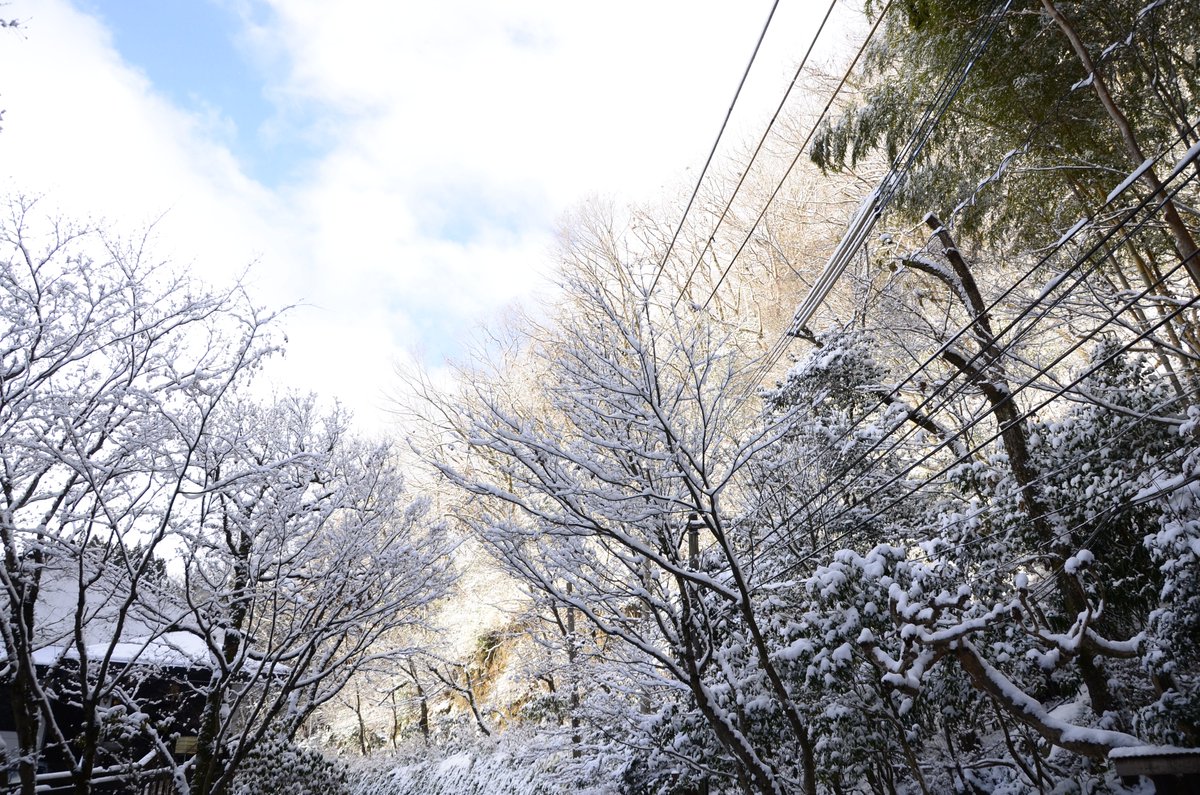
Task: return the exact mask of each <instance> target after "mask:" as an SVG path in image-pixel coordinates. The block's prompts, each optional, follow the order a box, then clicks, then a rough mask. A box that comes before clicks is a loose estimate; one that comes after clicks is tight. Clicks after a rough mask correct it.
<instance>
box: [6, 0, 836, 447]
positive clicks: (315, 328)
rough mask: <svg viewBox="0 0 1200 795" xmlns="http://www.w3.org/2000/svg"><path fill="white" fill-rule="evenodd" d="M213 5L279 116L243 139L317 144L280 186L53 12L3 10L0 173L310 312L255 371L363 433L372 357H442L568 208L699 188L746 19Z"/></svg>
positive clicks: (780, 56) (379, 391)
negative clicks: (227, 18)
mask: <svg viewBox="0 0 1200 795" xmlns="http://www.w3.org/2000/svg"><path fill="white" fill-rule="evenodd" d="M226 1H227V2H230V3H235V4H237V3H240V4H241V6H242V8H243V9H244V11H245V13H244V17H243V18H244V19H245V21H246V31H245V36H244V41H243V46H246V47H249V48H252V49H253V50H254V52H255V57H256V59H257V60H258V61H259V63H260V64H261V65H262V69H263V74H264V80H265V81H266V83H265V85H264V92H265V94H266V96H269V97H272V98H273V99H274V100H275V101H276V102H277V103H278V107H279V116H278V118H276V119H273V120H271V121H270V122H268V123H267V124H266V125H265V126H264V128H263V129H262V130H259V131H257V132H258V134H260V135H262V136H263V139H264V140H266V141H271V140H281V139H282V138H283V137H286V136H287V135H289V134H291V135H296V134H306V135H308V134H311V135H316V136H319V137H320V138H321V140H322V141H323V143H324V149H323V150H322V152H321V153H320V154H319V156H317V159H315V160H313V161H312V162H307V163H300V164H295V166H294V167H293V168H292V169H291V173H292V174H293V177H292V179H291V180H290V181H289V182H288V183H286V184H284V185H282V186H276V187H270V188H268V187H266V186H264V185H262V184H259V183H258V182H256V181H254V180H253V179H252V178H250V177H249V176H247V174H246V173H245V171H244V169H243V167H242V165H241V164H239V163H238V162H237V161H236V159H235V158H234V156H233V155H232V154H231V153H230V150H229V148H228V147H227V146H226V144H225V143H224V142H226V141H228V140H229V138H230V135H231V129H230V120H229V119H228V118H226V117H225V116H224V115H223V114H222V113H221V110H220V109H218V108H211V107H207V109H206V110H205V111H204V112H203V115H197V114H193V113H189V112H186V111H184V110H182V109H180V108H178V107H175V106H173V105H172V104H171V103H170V102H168V101H167V100H166V99H164V95H163V94H161V93H159V92H158V91H156V89H155V87H154V86H153V85H152V84H151V83H150V81H149V80H148V79H147V77H146V76H145V75H143V74H141V73H140V72H138V71H137V70H136V69H133V68H131V67H130V66H128V65H127V64H125V63H124V62H123V61H122V59H121V57H120V55H119V53H118V52H116V50H115V49H114V46H113V43H112V39H111V36H110V35H109V33H108V31H106V30H105V28H104V27H103V26H102V25H101V24H100V23H99V22H97V21H96V20H95V19H93V18H92V17H89V16H88V15H86V14H84V13H82V12H80V11H79V10H77V9H75V8H74V7H72V6H71V5H69V3H67V2H66V0H41V1H40V2H37V3H33V2H32V0H17V1H16V2H14V3H13V4H12V5H11V6H10V7H9V8H8V9H6V11H7V12H8V15H10V16H17V17H20V18H22V19H25V20H27V31H26V34H25V37H24V38H22V39H13V40H9V41H6V42H4V43H3V45H2V46H0V75H4V77H3V78H2V79H0V107H5V108H6V109H7V114H6V117H5V120H4V130H3V132H0V175H2V176H4V177H8V178H10V181H11V184H12V185H15V186H18V187H23V188H24V189H27V190H34V191H37V192H44V193H46V194H47V195H48V196H49V197H50V198H52V199H53V200H54V201H56V202H58V203H60V204H62V205H63V206H64V208H65V209H66V210H67V211H68V212H72V213H76V214H79V213H90V214H94V215H103V216H106V217H109V218H112V219H116V220H118V221H120V222H121V223H122V224H125V225H128V226H132V225H136V224H137V223H140V222H142V221H144V220H146V219H149V218H152V217H154V216H156V215H158V214H160V213H161V212H162V211H164V210H168V211H169V212H168V215H167V216H166V218H165V219H164V221H163V222H162V224H161V227H160V236H161V239H162V247H163V248H164V249H165V250H167V251H170V252H174V253H175V256H176V258H179V259H189V260H192V259H194V260H195V261H196V262H197V263H203V267H204V268H205V269H206V271H212V272H213V273H215V274H216V275H217V276H218V277H222V278H224V277H228V276H229V275H230V274H233V273H236V272H238V271H239V270H240V269H241V267H242V266H244V265H245V264H246V263H247V262H248V261H250V260H251V259H255V258H257V259H258V260H259V265H258V266H257V267H256V269H255V271H254V277H253V281H254V282H255V283H256V285H257V290H258V293H259V294H260V296H261V298H262V300H263V301H264V302H266V303H291V302H297V301H303V302H305V303H307V304H309V305H311V306H312V307H313V308H310V309H302V310H300V311H298V312H296V313H295V314H294V315H293V316H292V318H291V320H290V321H289V324H288V334H289V337H290V340H291V343H290V350H289V354H288V357H287V359H286V361H285V362H284V363H283V364H282V365H281V366H280V367H278V368H277V373H278V374H279V375H280V376H281V377H285V378H287V379H288V380H289V381H290V382H292V383H294V384H296V385H299V386H301V387H304V388H312V389H316V390H317V391H320V392H322V393H325V394H332V395H336V396H338V397H340V398H341V399H342V400H343V401H344V402H346V403H348V404H349V405H350V406H351V407H352V408H354V409H355V410H356V411H357V412H358V413H359V414H360V415H361V416H362V417H363V419H364V420H365V421H366V423H367V424H375V423H378V422H380V421H381V420H382V417H383V415H382V414H381V413H380V412H379V411H378V410H377V407H378V406H379V405H380V404H381V403H382V395H383V393H384V392H385V391H386V390H387V389H390V388H392V387H393V384H392V381H391V361H392V358H393V357H395V356H403V355H404V352H405V351H406V350H409V349H417V350H421V349H423V350H425V351H426V352H427V353H428V354H430V355H432V356H437V355H440V354H441V353H443V352H445V351H447V350H453V348H454V344H455V341H454V339H453V337H454V335H456V334H458V333H459V330H460V329H461V327H462V326H464V325H468V324H473V323H475V322H478V321H479V320H482V319H484V318H486V317H487V316H488V315H489V313H492V312H495V311H498V310H499V309H501V308H503V307H505V306H507V305H509V304H510V303H511V302H512V301H514V300H517V299H519V298H520V297H522V296H524V295H526V294H528V293H529V292H530V291H531V290H532V289H534V288H535V286H536V285H537V284H538V278H539V277H538V274H539V272H544V271H545V270H546V256H547V250H548V249H549V246H550V241H551V232H552V227H553V224H554V222H555V220H556V218H557V217H558V216H559V215H560V214H561V213H562V212H563V211H564V210H566V209H567V208H568V207H569V206H570V205H572V204H573V203H575V202H577V201H579V200H580V199H581V198H582V197H584V196H585V195H588V194H591V193H601V194H615V195H620V196H625V197H630V198H638V199H642V198H651V197H653V196H654V194H655V193H656V192H657V191H658V190H659V189H660V186H662V185H664V184H677V181H678V180H679V179H680V176H681V174H682V173H683V170H684V169H685V168H686V167H688V166H695V167H698V166H699V164H700V163H701V162H702V160H703V157H704V155H705V154H706V153H707V148H708V146H709V144H710V143H711V140H712V137H713V135H714V134H715V131H716V129H717V127H718V125H719V123H720V120H721V117H722V116H723V114H724V112H725V109H726V107H727V105H728V101H729V98H730V96H731V95H732V92H733V90H734V87H735V86H736V84H737V80H738V78H739V77H740V73H741V69H742V68H743V66H744V64H745V60H746V58H747V57H748V56H749V52H750V49H751V47H752V45H753V42H754V39H755V37H756V36H757V35H758V31H759V29H760V27H761V25H762V22H763V18H764V16H765V14H766V12H767V9H768V8H769V3H768V2H766V0H761V2H754V3H737V4H735V3H721V2H703V3H697V2H685V0H660V1H658V2H651V3H647V2H636V1H635V0H610V2H606V3H599V4H597V3H592V4H575V3H563V2H558V1H556V0H508V1H506V2H504V3H495V2H489V1H488V0H448V1H447V2H441V3H416V2H409V1H408V0H404V1H402V2H395V3H382V2H378V0H345V1H344V2H340V3H338V4H336V6H334V5H332V4H330V3H328V2H324V0H269V2H268V3H267V5H268V6H269V8H268V9H267V10H266V12H264V9H263V6H261V5H259V4H257V3H256V2H254V0H226ZM794 5H797V6H799V5H803V4H794ZM780 14H781V16H780V18H779V19H777V20H776V23H775V28H774V29H773V32H772V36H771V38H769V39H768V48H767V50H766V51H765V52H764V55H763V59H764V60H763V63H762V65H761V66H760V67H759V71H758V72H756V78H755V80H752V82H751V84H750V96H749V97H748V106H749V107H751V108H753V109H754V110H753V112H752V113H750V114H749V117H750V118H754V119H755V120H756V121H760V120H761V116H762V109H763V108H764V107H765V106H766V104H767V103H768V102H770V101H774V100H775V99H776V98H777V96H778V94H779V93H781V92H782V90H783V87H784V86H785V85H786V77H785V75H786V70H785V64H786V63H787V62H788V61H789V59H790V58H792V57H795V56H796V55H797V54H798V53H797V51H798V50H799V48H800V46H802V44H803V43H804V42H806V40H807V36H808V35H809V34H808V33H807V32H804V31H805V30H806V28H807V27H808V26H809V25H810V24H811V23H812V20H811V19H805V18H804V17H805V16H806V15H808V16H811V14H812V10H811V9H810V10H808V11H807V12H806V11H805V10H803V9H793V10H792V11H791V14H792V16H791V17H786V16H783V14H785V12H784V11H783V10H781V12H780ZM201 106H202V107H204V106H203V105H201ZM300 119H303V120H305V121H304V123H305V124H309V125H310V128H309V129H305V130H299V131H297V130H295V129H289V125H296V124H298V123H300V122H299V121H298V120H300ZM738 129H739V130H740V131H741V132H742V134H743V135H744V134H745V133H746V132H749V131H752V130H754V129H755V128H754V126H753V125H747V124H743V125H742V126H741V127H739V128H738ZM736 134H737V133H735V135H736Z"/></svg>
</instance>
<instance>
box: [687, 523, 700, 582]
mask: <svg viewBox="0 0 1200 795" xmlns="http://www.w3.org/2000/svg"><path fill="white" fill-rule="evenodd" d="M703 527H704V520H703V519H701V518H700V514H698V513H689V514H688V521H687V539H688V568H689V569H692V570H693V571H695V570H696V569H698V568H699V567H700V530H701V529H702V528H703Z"/></svg>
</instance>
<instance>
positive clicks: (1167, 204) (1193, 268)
mask: <svg viewBox="0 0 1200 795" xmlns="http://www.w3.org/2000/svg"><path fill="white" fill-rule="evenodd" d="M1042 7H1043V8H1045V9H1046V13H1047V14H1049V15H1050V18H1051V19H1053V20H1054V22H1055V24H1057V25H1058V27H1059V29H1060V30H1061V31H1062V32H1063V35H1065V36H1066V37H1067V40H1068V41H1069V42H1070V43H1071V49H1073V50H1074V51H1075V55H1076V57H1078V58H1079V62H1080V63H1081V64H1083V68H1084V70H1085V71H1086V72H1087V74H1088V76H1089V77H1091V79H1092V89H1093V90H1094V91H1095V92H1096V96H1097V97H1098V98H1099V99H1100V104H1101V105H1103V106H1104V110H1105V111H1106V112H1107V113H1108V115H1109V118H1111V119H1112V120H1113V123H1114V124H1116V126H1117V130H1118V132H1120V134H1121V141H1122V142H1123V143H1124V144H1125V151H1126V152H1127V153H1128V154H1129V159H1130V161H1131V162H1132V163H1133V165H1134V167H1139V166H1141V165H1142V164H1143V163H1145V162H1146V161H1147V158H1146V154H1145V152H1143V151H1142V146H1141V143H1140V142H1139V141H1138V139H1137V134H1136V133H1134V131H1133V125H1132V124H1130V123H1129V119H1127V118H1126V117H1125V114H1124V113H1123V112H1122V111H1121V108H1120V107H1119V106H1118V105H1117V103H1116V100H1114V99H1113V96H1112V93H1111V92H1109V90H1108V83H1107V81H1105V79H1104V77H1103V76H1102V75H1100V73H1099V72H1097V71H1096V64H1095V62H1093V61H1092V55H1091V53H1090V52H1089V51H1088V48H1087V45H1086V44H1084V43H1083V40H1082V39H1081V38H1080V37H1079V32H1078V31H1076V30H1075V26H1074V25H1072V24H1071V21H1070V20H1069V19H1067V18H1066V16H1064V15H1063V13H1062V12H1061V11H1059V10H1058V7H1057V6H1056V5H1055V4H1054V2H1053V0H1042ZM1141 180H1142V182H1143V183H1145V185H1146V187H1147V188H1149V189H1150V192H1151V194H1152V195H1153V196H1154V197H1155V199H1157V200H1158V201H1161V202H1162V203H1163V219H1164V220H1165V221H1166V222H1167V229H1168V230H1169V231H1170V233H1171V237H1172V238H1173V239H1174V241H1175V250H1176V251H1177V252H1178V254H1179V257H1180V259H1182V260H1183V264H1184V267H1185V268H1187V272H1188V275H1189V276H1191V277H1192V284H1193V285H1194V286H1195V287H1196V289H1197V290H1200V258H1198V257H1197V248H1196V239H1195V238H1194V237H1192V232H1191V230H1190V229H1188V227H1187V224H1185V223H1184V222H1183V218H1181V217H1180V215H1179V211H1178V210H1177V209H1176V208H1175V202H1173V201H1172V200H1171V198H1170V197H1169V196H1168V195H1167V191H1166V188H1164V187H1163V184H1162V181H1161V180H1160V179H1159V178H1158V174H1157V173H1155V171H1154V167H1153V166H1147V167H1146V168H1145V169H1143V170H1142V175H1141Z"/></svg>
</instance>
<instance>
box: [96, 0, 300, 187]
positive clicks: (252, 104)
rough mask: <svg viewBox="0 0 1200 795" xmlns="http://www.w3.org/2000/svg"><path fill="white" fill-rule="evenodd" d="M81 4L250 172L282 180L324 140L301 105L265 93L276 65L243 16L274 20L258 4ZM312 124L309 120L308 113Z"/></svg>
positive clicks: (112, 0) (105, 0)
mask: <svg viewBox="0 0 1200 795" xmlns="http://www.w3.org/2000/svg"><path fill="white" fill-rule="evenodd" d="M79 8H80V9H81V10H83V11H85V12H87V13H89V14H91V15H93V16H95V17H96V18H97V19H99V20H100V21H101V22H103V23H104V25H105V26H106V27H107V28H108V30H109V31H110V32H111V33H112V37H113V44H114V45H115V46H116V48H117V50H118V51H119V52H120V53H121V56H122V57H123V58H124V59H125V61H126V62H127V63H128V64H129V65H130V66H133V67H136V68H138V69H140V70H141V71H142V72H144V73H145V74H146V76H147V77H148V78H149V79H150V81H151V82H152V83H153V85H154V87H155V89H156V90H158V91H159V92H161V93H162V94H163V95H164V96H166V97H168V98H169V99H170V100H171V101H172V102H173V103H174V104H176V105H177V106H179V107H180V108H183V109H186V110H188V111H190V112H192V113H194V114H196V115H197V116H200V117H208V118H211V119H212V131H213V133H214V135H216V136H218V137H219V138H220V139H221V140H222V141H224V142H225V143H226V144H227V145H228V146H229V148H230V150H231V151H232V152H233V154H234V155H235V156H236V157H237V158H238V161H239V162H240V164H241V165H242V167H243V168H244V169H245V170H246V172H247V174H248V175H249V176H251V177H253V178H255V179H256V180H258V181H260V182H262V183H263V184H265V185H268V186H272V187H274V186H278V185H281V184H283V183H284V182H285V181H286V180H287V179H288V178H289V176H290V177H292V178H295V176H296V175H295V173H294V172H295V169H296V168H297V167H298V166H299V165H300V164H302V163H304V162H305V161H307V160H309V159H311V158H313V157H317V156H318V155H319V153H320V145H319V142H318V141H317V140H316V138H315V136H314V135H313V134H312V131H311V130H310V129H308V128H307V127H306V125H305V119H304V118H303V115H302V114H303V109H302V108H299V107H295V106H293V107H289V108H287V109H286V111H287V112H286V113H285V108H284V107H283V106H281V105H280V104H279V103H278V102H272V100H271V98H270V97H268V96H267V94H268V91H269V82H268V77H269V74H270V73H271V71H272V69H273V68H275V65H274V64H273V63H272V58H271V57H270V54H269V53H265V52H255V51H254V50H253V45H252V43H251V42H250V41H248V40H247V37H246V35H245V28H246V19H247V16H249V17H250V18H251V19H254V18H255V17H257V20H255V22H256V23H257V24H259V25H269V24H270V23H269V17H270V15H271V11H270V9H269V8H267V7H266V6H264V5H261V4H251V3H246V4H243V5H242V6H241V7H240V8H239V9H236V10H235V8H234V6H233V5H232V4H230V3H228V2H214V1H213V0H160V1H158V2H133V1H132V0H82V2H80V3H79ZM308 121H309V122H310V123H311V119H309V120H308Z"/></svg>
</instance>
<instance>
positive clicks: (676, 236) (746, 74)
mask: <svg viewBox="0 0 1200 795" xmlns="http://www.w3.org/2000/svg"><path fill="white" fill-rule="evenodd" d="M777 8H779V0H775V2H774V3H772V4H771V12H770V13H769V14H767V21H766V22H765V23H764V24H763V29H762V32H761V33H759V34H758V41H757V42H756V43H755V45H754V52H752V53H751V54H750V61H749V62H748V63H747V64H746V69H745V71H743V72H742V79H741V80H739V81H738V87H737V91H735V92H733V101H732V102H730V103H729V110H727V111H725V120H724V121H722V122H721V129H720V130H718V131H717V138H716V140H714V141H713V145H712V149H710V150H709V152H708V158H707V159H706V160H705V161H704V168H702V169H701V170H700V176H699V178H697V180H696V187H695V188H694V189H693V190H692V195H691V198H689V199H688V203H687V207H685V208H684V210H683V215H682V216H680V218H679V225H678V226H677V227H675V234H673V235H672V236H671V242H670V243H669V244H667V250H666V251H665V252H664V253H663V257H662V261H661V262H659V263H658V269H657V271H656V272H655V274H654V280H653V281H652V282H651V283H650V290H649V291H648V292H647V295H650V294H653V293H654V288H655V287H656V286H658V280H659V278H660V277H661V276H662V274H663V269H664V268H666V266H667V260H668V259H670V257H671V250H672V249H674V248H675V241H677V240H678V239H679V233H680V232H681V231H683V225H684V222H686V221H687V216H688V213H689V212H691V209H692V204H693V203H694V202H695V201H696V196H697V195H698V194H699V193H700V187H701V185H703V184H704V177H705V175H706V174H708V167H709V166H710V165H711V164H712V161H713V157H714V156H715V155H716V153H717V147H718V146H719V145H720V143H721V137H722V136H723V135H724V134H725V127H726V126H728V124H729V118H730V117H731V116H732V115H733V109H734V107H735V106H736V105H737V101H738V97H740V96H741V95H742V87H743V86H745V85H746V78H747V77H749V76H750V69H751V67H753V66H754V61H755V59H756V58H758V50H759V48H760V47H762V43H763V39H765V38H766V36H767V29H768V28H770V27H771V20H772V19H774V17H775V9H777Z"/></svg>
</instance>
